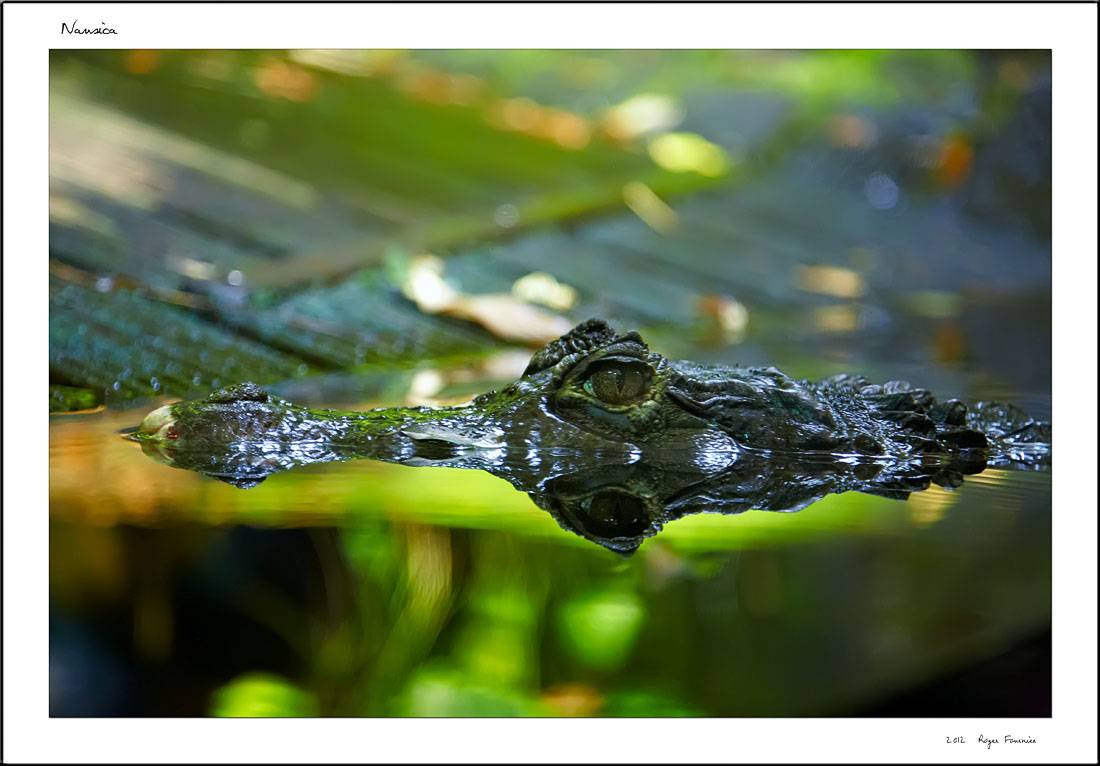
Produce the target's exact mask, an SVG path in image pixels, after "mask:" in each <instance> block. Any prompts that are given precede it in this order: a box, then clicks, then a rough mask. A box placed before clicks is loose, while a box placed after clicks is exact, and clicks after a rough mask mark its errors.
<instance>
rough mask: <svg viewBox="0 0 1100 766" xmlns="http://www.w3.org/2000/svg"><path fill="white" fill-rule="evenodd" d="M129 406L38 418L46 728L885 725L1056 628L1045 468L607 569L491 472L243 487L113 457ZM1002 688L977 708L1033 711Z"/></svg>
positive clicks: (718, 519) (841, 498)
mask: <svg viewBox="0 0 1100 766" xmlns="http://www.w3.org/2000/svg"><path fill="white" fill-rule="evenodd" d="M140 413H141V411H138V412H133V411H129V412H123V413H113V412H107V411H102V412H99V413H94V414H89V415H76V416H64V417H55V418H54V420H53V422H52V424H51V443H50V465H51V478H50V506H51V594H52V596H53V613H52V623H51V624H52V626H53V627H52V638H51V641H52V644H51V679H52V680H51V700H52V703H51V704H52V705H53V713H54V714H55V715H72V714H76V715H88V714H92V715H95V714H100V715H110V714H151V715H200V714H206V713H222V714H232V713H241V712H244V713H257V712H264V711H266V712H269V713H274V714H284V715H298V714H310V713H320V714H330V715H481V714H484V715H561V714H571V713H572V714H576V713H584V714H605V715H662V714H686V715H834V714H874V713H875V712H876V711H877V710H879V709H880V708H881V709H882V710H885V711H889V710H890V708H889V705H890V704H899V703H896V702H894V701H895V700H897V699H899V698H900V699H904V694H905V693H911V692H912V690H913V689H916V688H919V687H921V685H922V684H927V683H929V682H933V681H936V680H937V679H941V678H944V677H948V676H950V675H951V674H952V673H953V672H957V671H959V670H961V669H964V668H968V667H973V666H975V665H976V664H977V665H980V664H981V662H982V661H984V660H989V659H991V658H995V657H997V656H999V655H1001V654H1003V653H1004V652H1006V651H1010V650H1012V649H1013V648H1014V647H1016V646H1018V645H1020V644H1021V643H1024V644H1027V642H1029V641H1032V642H1033V641H1034V637H1035V636H1036V635H1040V636H1041V635H1042V634H1043V631H1044V630H1045V629H1046V626H1047V625H1048V624H1049V619H1050V534H1051V532H1050V478H1051V474H1050V472H1049V471H1011V470H1001V469H989V470H987V471H985V472H983V473H981V474H978V475H975V476H968V477H966V479H965V482H964V483H963V485H962V486H961V487H958V488H956V489H954V490H948V489H945V488H942V487H938V486H932V487H931V488H930V489H928V490H926V491H924V492H917V493H914V494H912V495H911V496H910V497H909V499H908V500H907V501H905V502H901V501H897V500H890V499H885V498H881V497H873V496H869V495H865V494H857V493H852V492H849V493H845V494H841V495H831V496H829V497H826V498H825V499H823V500H821V501H819V502H817V503H815V504H813V505H811V506H810V507H808V508H806V509H804V510H802V511H800V512H798V513H773V512H764V511H749V512H746V513H743V514H740V515H737V516H721V515H712V514H703V515H698V516H691V517H688V518H684V519H681V520H678V521H673V522H671V523H669V524H668V525H667V526H666V527H665V529H664V531H663V532H662V533H661V534H660V535H659V536H657V537H655V538H652V539H650V540H647V541H646V542H645V543H644V544H643V545H642V547H641V548H640V550H639V552H638V553H637V554H636V555H635V556H633V557H632V558H630V559H629V560H623V559H622V558H620V557H619V556H617V555H615V554H613V553H610V552H608V551H605V550H603V549H602V548H599V547H597V546H595V545H593V544H592V543H590V542H588V541H586V540H583V539H581V538H580V537H578V536H575V535H573V534H570V533H568V532H565V531H564V530H563V529H561V528H560V527H559V526H558V524H557V523H555V521H554V520H553V519H552V518H551V516H550V515H549V514H548V513H546V512H545V511H543V510H541V509H540V508H538V507H536V506H535V505H534V503H533V502H532V501H531V500H530V499H529V498H528V496H527V495H526V494H524V493H521V492H518V491H516V490H515V489H514V488H513V487H512V486H511V485H510V484H508V483H507V482H505V481H504V480H502V479H500V478H497V477H495V476H492V475H490V474H487V473H483V472H481V471H473V470H458V469H449V468H436V467H408V466H401V465H391V464H385V463H378V462H374V461H364V460H360V461H352V462H349V463H338V464H329V465H323V466H308V467H305V468H300V469H297V470H294V471H290V472H288V473H285V474H279V475H276V476H273V477H270V478H269V479H268V480H267V481H266V482H265V483H264V484H262V485H260V486H258V487H256V488H254V489H250V490H239V489H236V488H235V487H232V486H229V485H226V484H221V483H218V482H214V481H212V480H209V479H206V478H204V477H202V476H199V475H196V474H192V473H190V472H187V471H182V470H177V469H173V468H170V467H167V466H164V465H161V464H159V463H156V462H154V461H152V460H149V459H148V458H147V457H145V456H144V455H143V454H142V453H141V450H140V449H139V448H138V447H137V445H135V444H132V443H129V442H126V441H125V440H123V439H122V438H121V437H120V436H119V435H118V431H119V430H120V429H123V428H125V427H127V426H132V425H133V424H134V422H135V420H136V418H137V417H140ZM1040 665H1041V663H1040ZM1034 675H1035V671H1032V676H1034ZM1038 675H1039V685H1040V687H1042V685H1043V684H1042V675H1043V674H1042V672H1041V669H1040V671H1039V672H1038ZM1025 680H1026V681H1027V682H1028V683H1032V684H1034V683H1035V679H1034V678H1031V677H1029V678H1028V679H1025ZM1047 680H1048V681H1049V679H1047ZM998 682H999V683H1002V684H1005V685H1007V687H1008V688H1007V689H1006V690H1005V692H1006V694H1008V695H1010V696H1009V697H1008V698H1006V697H1004V696H1003V695H1001V696H996V695H994V696H987V697H985V698H984V699H983V700H979V701H978V702H975V703H974V704H976V705H977V706H978V708H981V709H980V710H974V711H973V714H975V715H980V714H999V713H1004V712H1006V711H1011V712H1013V713H1014V714H1017V713H1018V714H1038V713H1042V710H1041V708H1042V705H1043V702H1042V699H1043V698H1042V696H1041V695H1040V697H1038V698H1035V697H1032V698H1031V699H1030V701H1023V700H1019V699H1014V698H1012V697H1011V695H1012V694H1014V693H1017V694H1018V693H1021V692H1020V689H1021V688H1023V687H1022V686H1021V682H1020V681H1019V680H1018V679H1016V680H1012V679H1005V678H1001V679H1000V680H999V681H998V679H994V681H993V682H992V683H993V685H994V686H996V684H997V683H998ZM989 685H990V682H989V681H988V680H986V681H984V682H983V683H982V688H986V687H988V686H989ZM933 688H935V687H933ZM91 689H101V690H103V691H102V693H97V694H92V693H90V690H91ZM932 694H933V696H932V699H933V700H935V699H936V697H935V692H933V693H932ZM929 704H933V703H928V702H924V703H920V704H919V705H918V707H920V705H924V706H927V705H929ZM934 704H935V705H937V706H939V705H941V704H943V703H942V702H935V703H934ZM883 705H886V707H881V706H883ZM1013 706H1015V707H1013ZM937 709H943V708H942V707H937ZM905 714H906V715H910V714H914V713H913V712H912V711H911V710H910V711H908V712H906V713H905ZM915 714H918V715H920V714H929V715H933V714H938V713H937V712H936V710H935V709H929V710H925V711H923V712H921V711H918V712H917V713H915Z"/></svg>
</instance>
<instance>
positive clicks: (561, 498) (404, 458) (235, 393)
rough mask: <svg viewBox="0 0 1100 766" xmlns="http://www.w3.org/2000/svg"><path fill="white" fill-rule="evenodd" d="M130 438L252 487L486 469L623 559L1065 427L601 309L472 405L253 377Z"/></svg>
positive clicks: (923, 480) (927, 476) (958, 472)
mask: <svg viewBox="0 0 1100 766" xmlns="http://www.w3.org/2000/svg"><path fill="white" fill-rule="evenodd" d="M128 438H131V439H134V440H136V441H139V442H141V444H142V448H143V449H144V451H145V452H146V453H147V454H149V455H150V456H152V457H154V458H156V459H158V460H161V461H163V462H166V463H168V464H170V465H173V466H176V467H179V468H186V469H189V470H194V471H199V472H201V473H203V474H205V475H207V476H211V477H213V478H217V479H220V480H222V481H226V482H229V483H231V484H234V485H235V486H238V487H242V488H246V487H252V486H255V485H256V484H259V483H260V482H261V481H263V480H264V478H265V477H266V476H268V475H270V474H272V473H276V472H279V471H284V470H287V469H289V468H293V467H295V466H298V465H306V464H310V463H318V462H328V461H335V460H349V459H353V458H373V459H377V460H386V461H390V462H399V463H405V464H410V465H448V466H453V467H459V468H477V469H482V470H486V471H489V472H491V473H494V474H496V475H498V476H501V477H503V478H505V479H507V480H508V481H510V482H511V483H512V484H513V485H514V486H515V487H516V488H517V489H520V490H522V491H524V492H528V493H529V494H530V495H531V497H532V499H533V500H534V501H535V503H536V504H538V505H539V506H540V507H542V508H544V509H545V510H547V511H548V512H550V513H551V514H552V515H553V516H554V518H555V519H556V520H557V521H558V523H559V524H561V526H562V527H564V528H565V529H568V530H570V531H573V532H575V533H577V534H579V535H581V536H583V537H585V538H587V539H589V540H592V541H594V542H596V543H598V544H600V545H603V546H605V547H607V548H609V549H612V550H615V551H617V552H619V553H623V554H629V553H631V552H633V551H634V550H635V549H636V548H637V547H638V545H640V544H641V542H642V540H643V539H644V538H646V537H649V536H650V535H653V534H655V533H656V532H657V531H659V530H660V529H661V527H662V526H663V525H664V524H665V523H666V522H668V521H670V520H673V519H676V518H680V517H681V516H684V515H687V514H693V513H701V512H719V513H740V512H741V511H744V510H747V509H748V508H759V509H767V510H777V511H789V510H798V509H800V508H803V507H805V506H806V505H808V504H810V503H812V502H813V501H815V500H817V499H820V498H821V497H823V496H824V495H826V494H829V493H834V492H845V491H860V492H867V493H871V494H876V495H882V496H886V497H892V498H898V499H904V498H905V497H907V496H908V494H909V493H910V492H914V491H919V490H922V489H926V488H927V487H928V486H930V485H931V484H932V483H936V484H939V485H942V486H947V487H954V486H958V485H959V484H961V483H962V477H963V476H964V475H967V474H972V473H977V472H979V471H981V470H983V469H984V468H985V467H986V466H987V465H1009V466H1016V467H1029V468H1031V467H1044V466H1046V465H1049V461H1050V444H1049V442H1050V425H1049V424H1048V423H1041V422H1037V421H1033V420H1031V419H1030V418H1028V417H1027V416H1026V415H1025V414H1024V413H1023V412H1021V411H1020V410H1018V409H1017V408H1015V407H1012V406H1011V405H1002V404H996V403H979V404H977V405H975V406H973V407H966V406H965V405H963V404H961V403H959V402H957V401H954V400H952V401H947V402H937V401H936V400H935V399H934V398H933V397H932V395H931V394H929V393H928V392H927V391H924V390H921V389H913V388H911V387H910V386H909V385H908V384H906V383H901V382H892V383H887V384H886V385H885V386H874V385H869V384H868V383H867V381H866V380H864V379H863V378H859V377H854V376H843V375H842V376H836V377H833V378H829V379H827V380H824V381H821V382H818V383H810V382H808V381H797V380H793V379H791V378H789V377H787V376H786V375H784V374H783V373H781V372H779V371H778V370H776V369H774V368H770V367H769V368H740V367H718V366H706V365H699V364H695V363H693V362H675V361H670V360H668V359H665V358H664V357H662V356H661V355H659V354H655V353H652V352H650V351H649V349H648V347H646V345H645V344H644V343H643V342H642V340H641V338H640V337H639V336H638V335H637V333H633V332H631V333H626V334H625V335H619V334H617V333H615V331H614V330H612V329H611V328H610V327H608V326H607V324H606V323H604V322H602V321H600V320H589V321H587V322H585V323H583V324H581V325H578V326H577V327H575V328H573V330H571V331H570V332H569V333H567V334H566V335H564V336H562V337H561V338H559V339H558V340H556V341H554V342H552V343H550V344H549V345H547V346H546V347H545V348H543V349H542V350H540V351H539V352H538V353H536V354H535V355H534V356H533V357H532V359H531V363H530V364H529V365H528V367H527V370H526V371H525V372H524V374H523V375H522V376H521V377H520V379H519V380H517V381H516V382H514V383H513V384H511V385H510V386H507V387H505V388H503V389H501V390H500V391H491V392H489V393H486V394H482V395H481V396H479V397H477V398H476V399H474V400H473V402H471V403H470V404H469V405H466V406H462V407H443V408H428V407H397V408H388V409H377V410H369V411H366V412H341V411H337V410H317V409H309V408H306V407H299V406H297V405H294V404H291V403H290V402H287V401H284V400H282V399H279V398H277V397H274V396H271V395H270V394H268V393H266V392H265V391H263V389H261V388H260V387H258V386H256V385H254V384H252V383H241V384H238V385H235V386H231V387H229V388H227V389H223V390H221V391H217V392H215V393H213V394H211V395H210V396H208V397H207V398H205V399H199V400H194V401H188V402H177V403H175V404H171V405H166V406H164V407H161V408H160V409H157V410H155V411H153V412H151V413H150V414H149V415H148V416H146V418H145V420H144V421H143V422H142V424H141V426H140V428H139V429H138V431H137V433H135V434H133V435H131V436H130V437H128Z"/></svg>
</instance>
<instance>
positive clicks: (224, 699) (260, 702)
mask: <svg viewBox="0 0 1100 766" xmlns="http://www.w3.org/2000/svg"><path fill="white" fill-rule="evenodd" d="M210 714H211V715H214V716H217V717H219V718H292V717H301V716H312V715H316V714H317V704H316V701H315V700H314V699H313V697H312V696H311V695H310V694H309V693H308V692H304V691H302V690H301V689H299V688H297V687H295V686H294V685H293V684H291V683H288V682H287V681H286V679H284V678H280V677H278V676H276V675H273V674H271V673H249V674H247V675H244V676H241V677H240V678H236V679H234V680H233V681H231V682H230V683H228V684H226V685H225V686H224V687H222V688H221V689H218V690H217V691H216V692H214V696H213V700H212V703H211V709H210Z"/></svg>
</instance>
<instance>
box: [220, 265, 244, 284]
mask: <svg viewBox="0 0 1100 766" xmlns="http://www.w3.org/2000/svg"><path fill="white" fill-rule="evenodd" d="M225 281H226V282H228V283H229V284H231V285H233V286H234V287H236V286H237V285H240V284H243V283H244V274H242V273H241V272H240V271H239V270H237V269H233V270H232V271H231V272H229V273H228V274H227V275H226V277H225Z"/></svg>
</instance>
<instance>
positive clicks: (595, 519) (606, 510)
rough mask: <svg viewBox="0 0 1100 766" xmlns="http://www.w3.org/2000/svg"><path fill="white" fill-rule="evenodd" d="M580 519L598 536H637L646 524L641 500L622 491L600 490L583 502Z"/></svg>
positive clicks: (591, 532) (643, 530)
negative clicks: (582, 513)
mask: <svg viewBox="0 0 1100 766" xmlns="http://www.w3.org/2000/svg"><path fill="white" fill-rule="evenodd" d="M584 510H585V511H587V513H586V514H585V516H584V517H583V519H582V521H583V523H584V527H585V529H586V530H588V532H589V533H590V534H593V535H597V536H599V537H605V538H610V537H637V536H638V535H640V534H642V533H643V532H645V530H646V527H647V526H648V521H647V520H646V515H645V508H644V506H643V505H642V501H641V500H639V499H638V498H636V497H634V496H633V495H627V494H624V493H622V492H600V493H599V494H597V495H593V496H592V497H591V498H590V499H589V500H588V502H586V503H585V504H584Z"/></svg>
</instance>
